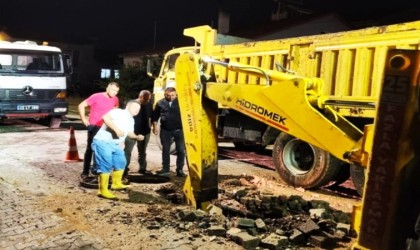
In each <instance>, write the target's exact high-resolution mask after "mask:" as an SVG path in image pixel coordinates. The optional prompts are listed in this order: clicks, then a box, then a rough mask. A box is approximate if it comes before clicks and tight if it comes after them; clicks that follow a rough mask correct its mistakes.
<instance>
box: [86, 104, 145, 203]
mask: <svg viewBox="0 0 420 250" xmlns="http://www.w3.org/2000/svg"><path fill="white" fill-rule="evenodd" d="M139 112H140V103H139V102H137V101H135V100H132V101H129V102H128V103H127V106H126V108H125V109H112V110H111V111H109V112H108V113H106V114H105V115H104V116H103V117H102V119H103V121H104V124H103V125H102V127H101V128H100V129H99V131H98V133H97V134H96V135H95V137H94V138H93V143H92V149H93V151H94V152H95V161H96V164H97V167H98V169H97V172H98V174H99V180H98V186H99V190H98V196H99V197H102V198H105V199H112V200H115V199H117V197H116V196H115V195H114V194H113V193H111V192H110V191H109V190H108V183H109V177H110V175H111V173H112V185H111V189H113V190H123V189H126V188H127V187H128V186H126V185H124V184H122V176H123V173H124V168H125V166H126V163H127V160H126V158H125V154H124V150H123V149H122V148H121V146H120V144H121V143H122V142H124V140H125V138H126V137H127V136H128V137H130V138H132V139H136V140H139V141H141V140H143V139H144V136H142V135H136V134H134V119H133V116H135V115H137V114H138V113H139Z"/></svg>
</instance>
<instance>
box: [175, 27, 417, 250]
mask: <svg viewBox="0 0 420 250" xmlns="http://www.w3.org/2000/svg"><path fill="white" fill-rule="evenodd" d="M212 32H213V31H212V30H211V29H209V28H207V27H204V29H203V27H200V28H192V29H186V30H185V31H184V34H186V35H189V36H193V37H195V39H196V41H197V42H198V43H200V44H201V45H202V46H201V47H200V50H199V52H198V53H194V52H186V53H183V54H181V55H180V56H179V57H178V59H177V60H176V64H175V81H176V88H177V92H178V96H179V103H180V107H181V115H182V121H183V130H184V137H185V143H186V151H187V162H188V167H189V175H188V177H187V180H186V182H185V185H184V193H185V196H186V198H187V200H188V203H189V204H191V205H192V206H195V207H198V208H205V207H206V206H207V205H208V204H209V203H210V202H211V200H212V199H215V198H217V193H218V192H217V191H218V190H217V177H218V171H217V166H218V165H217V164H218V163H217V138H218V133H217V129H218V128H217V124H218V119H220V117H219V116H220V114H219V112H218V109H219V107H220V106H223V107H225V108H226V109H227V110H232V111H235V112H238V113H240V114H242V115H245V116H247V117H250V118H251V119H253V120H257V121H259V122H261V123H263V124H266V125H267V126H269V127H270V128H274V129H275V130H277V131H280V132H281V133H280V134H279V136H278V138H277V139H276V144H278V147H277V148H276V147H275V149H274V150H273V158H276V157H278V158H279V159H280V158H281V160H282V161H283V162H284V164H289V165H294V164H296V166H299V168H298V167H296V168H294V169H293V171H295V172H294V173H292V175H290V174H289V176H292V177H293V178H299V177H300V176H303V177H302V178H301V180H297V181H294V180H288V181H287V182H288V183H290V184H296V183H299V184H301V183H303V184H305V183H307V182H308V181H309V182H310V184H308V187H316V186H320V185H323V184H326V181H330V180H331V179H333V178H335V177H336V175H337V172H336V170H335V169H336V167H337V166H338V165H340V163H339V162H346V163H348V164H351V165H352V166H355V168H354V169H355V170H359V171H353V175H357V173H359V174H360V176H361V178H360V179H359V180H363V181H362V182H359V184H360V185H361V186H362V187H363V188H362V189H361V190H362V192H363V202H362V203H361V204H360V206H356V207H355V208H354V212H353V215H354V219H353V228H354V230H355V231H356V232H357V233H358V238H357V241H356V243H355V244H354V246H353V248H354V249H378V250H379V249H407V248H408V247H415V246H416V244H418V242H417V239H418V237H419V233H420V225H419V224H420V222H419V220H420V219H419V218H418V217H419V215H420V199H419V198H418V197H420V196H419V194H420V182H419V181H417V180H416V177H420V161H419V154H420V146H419V145H418V144H419V142H420V136H419V134H420V132H419V127H420V126H419V125H420V124H419V85H420V80H419V78H420V47H419V45H420V22H412V23H405V24H398V25H391V26H387V27H376V28H370V29H365V30H359V31H351V32H347V33H346V32H344V33H339V34H328V35H320V36H314V37H309V38H308V37H306V38H300V39H295V40H293V39H292V40H287V39H286V40H276V41H275V43H277V44H282V45H285V44H286V45H288V46H289V48H292V47H293V45H296V47H295V48H294V49H295V50H294V52H293V51H289V52H287V51H286V52H284V51H283V52H282V51H277V53H280V54H281V53H286V54H287V53H289V54H288V56H289V59H290V64H289V66H290V67H289V69H287V70H286V69H282V68H280V70H275V69H272V66H273V65H274V64H273V63H271V64H269V63H267V62H265V59H264V50H263V48H265V49H267V48H266V47H267V46H268V45H269V44H270V42H259V43H254V44H249V43H244V44H242V45H232V46H236V48H235V50H236V52H239V51H240V50H241V49H243V51H248V52H247V54H246V56H251V57H252V56H254V57H258V56H260V59H259V60H257V59H251V60H242V62H241V60H233V57H232V56H229V54H228V53H226V52H227V51H228V48H227V47H228V46H230V45H226V46H216V45H211V37H212V36H214V34H213V33H212ZM209 37H210V38H209ZM328 38H329V39H328ZM337 38H339V39H337ZM324 39H326V40H324ZM333 39H336V41H332V40H333ZM398 39H399V40H398ZM292 41H293V42H294V44H291V42H292ZM298 41H312V44H306V43H305V46H304V47H305V48H304V49H302V50H300V51H299V53H296V48H297V47H299V46H302V43H298ZM267 43H268V44H267ZM271 43H273V42H271ZM324 43H325V44H324ZM321 45H322V46H321ZM255 47H259V49H255ZM286 47H287V46H286ZM247 48H248V49H247ZM352 49H353V52H354V54H352ZM291 50H293V49H291ZM267 51H268V50H267ZM258 52H260V54H258ZM271 52H273V49H271ZM224 53H226V54H224ZM305 53H306V54H305ZM331 53H336V56H335V57H333V56H332V54H331ZM292 55H294V56H299V57H300V59H299V60H297V59H296V58H294V63H296V61H299V64H300V66H301V67H303V68H305V69H306V73H305V74H302V73H299V65H295V66H294V70H291V67H292V66H291V65H292V61H293V60H292V59H293V58H291V56H292ZM320 55H322V58H319V56H320ZM351 55H353V56H351ZM243 56H245V54H243ZM304 58H306V59H307V60H309V61H310V60H314V61H312V62H311V63H309V62H304V60H303V59H304ZM333 58H336V60H333ZM337 58H341V59H340V60H338V59H337ZM343 58H345V59H351V58H353V60H351V61H350V62H347V65H346V62H342V59H343ZM256 61H258V62H259V64H260V65H255V62H256ZM244 62H245V63H244ZM246 62H248V63H246ZM317 62H318V63H317ZM337 62H339V63H337ZM305 64H310V65H311V66H310V67H309V66H305ZM372 64H374V65H372ZM267 65H271V66H269V67H265V66H267ZM340 65H342V67H343V68H342V69H343V70H344V71H346V73H349V71H351V72H350V73H351V74H350V75H351V76H353V77H354V78H357V79H347V81H348V82H351V81H357V80H359V81H360V82H362V83H364V82H374V83H375V84H376V85H375V88H372V84H370V85H369V86H370V87H369V86H364V84H358V85H355V84H353V85H351V88H350V90H349V89H346V88H338V87H336V88H334V87H333V86H330V85H331V83H332V82H333V81H332V80H333V79H332V78H331V74H330V73H331V72H333V71H335V74H334V76H336V77H338V79H339V80H340V79H341V78H340V77H342V80H343V79H344V80H346V79H345V78H346V77H345V76H343V74H341V75H340V73H338V72H337V70H340V67H339V66H340ZM313 66H314V67H315V69H316V70H313V72H312V73H310V71H308V70H307V69H308V68H311V69H312V67H313ZM316 66H317V67H316ZM301 71H302V72H304V71H305V70H301ZM308 72H309V73H308ZM346 75H348V74H346ZM334 80H336V79H334ZM326 81H327V82H328V81H329V82H328V84H325V82H326ZM326 85H328V86H327V87H328V89H329V90H331V89H333V90H334V93H335V94H334V95H326V94H325V91H326V90H325V88H326ZM369 88H370V89H369ZM373 90H375V91H373ZM340 91H343V94H342V95H341V96H340ZM352 91H353V92H357V91H359V92H361V93H366V94H365V96H358V95H354V94H353V95H351V93H350V92H352ZM354 116H356V117H362V118H363V116H366V117H367V116H372V118H373V119H372V120H371V121H372V122H371V123H367V122H364V123H362V124H361V125H360V124H358V123H357V122H355V121H358V120H357V119H351V118H353V117H354ZM360 127H363V128H362V129H360ZM306 151H310V152H311V154H312V157H309V159H307V158H305V157H303V158H302V156H305V154H306V153H305V152H306ZM305 161H307V162H305ZM317 164H318V165H322V166H321V167H319V166H317ZM325 165H327V167H325ZM277 170H278V172H279V169H277ZM286 170H287V171H291V170H290V168H285V171H286ZM308 171H311V179H310V180H305V178H307V177H308V175H305V174H306V173H307V172H308ZM353 175H352V177H353ZM280 176H282V175H281V173H280ZM285 176H287V174H286V175H285ZM303 186H304V185H303ZM412 249H415V248H412Z"/></svg>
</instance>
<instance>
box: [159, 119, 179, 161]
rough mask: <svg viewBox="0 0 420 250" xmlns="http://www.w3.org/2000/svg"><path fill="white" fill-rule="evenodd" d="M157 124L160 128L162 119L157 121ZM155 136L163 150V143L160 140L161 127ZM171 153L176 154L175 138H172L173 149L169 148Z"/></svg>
mask: <svg viewBox="0 0 420 250" xmlns="http://www.w3.org/2000/svg"><path fill="white" fill-rule="evenodd" d="M157 126H158V128H160V119H159V120H158V121H157ZM155 138H156V143H157V145H158V147H159V149H160V150H161V151H162V143H161V142H160V129H159V132H158V134H157V135H156V137H155ZM169 153H170V154H171V155H176V146H175V142H174V141H173V140H172V143H171V149H170V150H169Z"/></svg>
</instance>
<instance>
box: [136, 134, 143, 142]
mask: <svg viewBox="0 0 420 250" xmlns="http://www.w3.org/2000/svg"><path fill="white" fill-rule="evenodd" d="M136 140H137V141H143V140H144V135H137V138H136Z"/></svg>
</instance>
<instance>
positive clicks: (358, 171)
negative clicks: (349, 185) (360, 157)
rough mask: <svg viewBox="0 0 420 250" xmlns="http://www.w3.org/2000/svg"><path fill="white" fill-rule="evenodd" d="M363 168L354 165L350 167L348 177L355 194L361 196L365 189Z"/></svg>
mask: <svg viewBox="0 0 420 250" xmlns="http://www.w3.org/2000/svg"><path fill="white" fill-rule="evenodd" d="M365 174H366V173H365V168H364V167H361V166H358V165H356V164H351V165H350V176H351V180H352V181H353V184H354V187H355V188H356V191H357V193H358V194H359V195H360V196H362V195H363V190H364V187H365Z"/></svg>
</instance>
